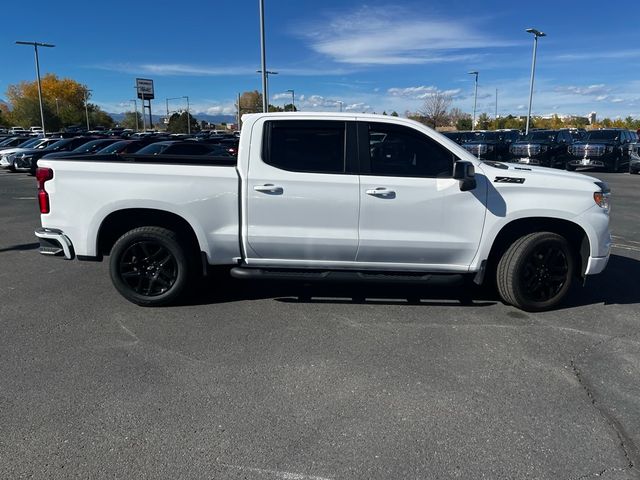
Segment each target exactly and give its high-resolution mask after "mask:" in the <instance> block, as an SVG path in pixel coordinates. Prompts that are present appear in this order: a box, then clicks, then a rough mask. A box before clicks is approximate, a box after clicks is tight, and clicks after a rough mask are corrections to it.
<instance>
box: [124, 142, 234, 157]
mask: <svg viewBox="0 0 640 480" xmlns="http://www.w3.org/2000/svg"><path fill="white" fill-rule="evenodd" d="M136 155H215V156H229V153H227V151H226V149H225V148H223V147H220V146H218V145H212V144H208V143H203V142H188V141H179V140H168V141H163V142H155V143H152V144H151V145H147V146H146V147H144V148H141V149H140V150H138V151H137V152H136Z"/></svg>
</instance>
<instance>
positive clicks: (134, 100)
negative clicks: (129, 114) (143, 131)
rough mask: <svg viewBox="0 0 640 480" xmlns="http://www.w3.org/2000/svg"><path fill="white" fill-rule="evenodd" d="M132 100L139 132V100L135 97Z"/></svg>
mask: <svg viewBox="0 0 640 480" xmlns="http://www.w3.org/2000/svg"><path fill="white" fill-rule="evenodd" d="M130 101H131V102H133V111H134V113H135V116H136V132H138V131H139V128H138V100H136V99H135V98H132V99H131V100H130Z"/></svg>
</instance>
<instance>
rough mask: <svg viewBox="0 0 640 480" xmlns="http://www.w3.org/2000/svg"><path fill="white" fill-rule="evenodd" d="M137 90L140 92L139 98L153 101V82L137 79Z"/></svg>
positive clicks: (146, 79)
mask: <svg viewBox="0 0 640 480" xmlns="http://www.w3.org/2000/svg"><path fill="white" fill-rule="evenodd" d="M136 90H137V91H138V98H139V99H144V100H153V99H154V98H155V97H154V95H153V80H149V79H148V78H136Z"/></svg>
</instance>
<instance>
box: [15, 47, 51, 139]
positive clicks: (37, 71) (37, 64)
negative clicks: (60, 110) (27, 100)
mask: <svg viewBox="0 0 640 480" xmlns="http://www.w3.org/2000/svg"><path fill="white" fill-rule="evenodd" d="M16 44H17V45H33V48H34V50H35V52H36V78H37V79H38V100H39V102H40V122H41V123H42V125H41V126H42V133H43V134H44V133H46V132H45V129H44V108H43V107H42V82H41V81H40V60H39V59H38V47H49V48H53V47H55V45H52V44H50V43H40V42H16Z"/></svg>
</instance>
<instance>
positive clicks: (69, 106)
mask: <svg viewBox="0 0 640 480" xmlns="http://www.w3.org/2000/svg"><path fill="white" fill-rule="evenodd" d="M41 83H42V107H43V112H44V120H45V126H46V128H47V130H55V129H58V128H60V127H62V126H66V125H72V124H84V122H85V108H84V103H85V100H88V99H90V98H91V92H90V91H89V89H88V87H87V86H86V85H82V84H81V83H79V82H76V81H75V80H72V79H70V78H59V77H58V76H57V75H54V74H52V73H49V74H46V75H44V76H43V77H42V81H41ZM7 100H8V102H9V104H10V105H11V110H12V112H11V113H12V117H13V120H14V123H15V124H16V125H21V126H23V127H29V126H31V125H40V104H39V100H38V84H37V82H35V81H33V82H26V81H23V82H20V83H18V84H15V85H9V87H8V89H7ZM88 110H89V116H90V119H89V120H90V122H91V123H92V124H93V125H104V126H108V125H112V124H113V119H111V117H109V116H108V115H107V114H106V113H105V112H103V111H102V110H101V109H100V108H99V107H98V106H97V105H94V104H89V105H88ZM92 118H93V120H92Z"/></svg>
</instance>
